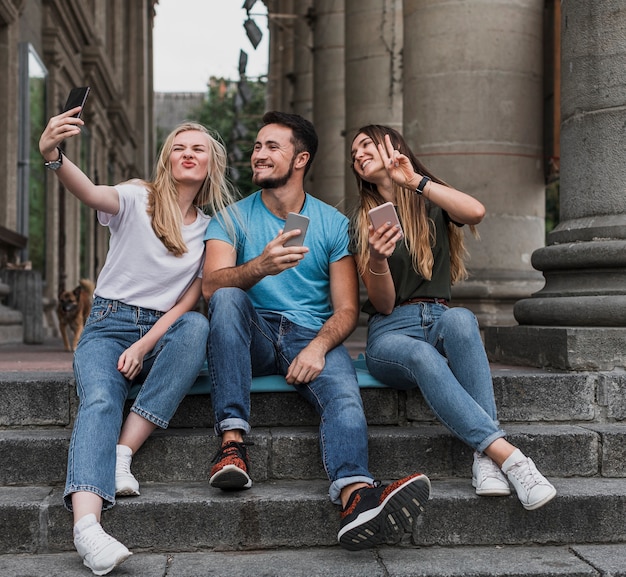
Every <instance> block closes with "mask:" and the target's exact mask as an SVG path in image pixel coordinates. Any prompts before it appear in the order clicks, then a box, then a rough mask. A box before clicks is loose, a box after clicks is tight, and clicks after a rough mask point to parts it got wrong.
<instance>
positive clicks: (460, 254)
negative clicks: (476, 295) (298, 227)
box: [352, 124, 475, 284]
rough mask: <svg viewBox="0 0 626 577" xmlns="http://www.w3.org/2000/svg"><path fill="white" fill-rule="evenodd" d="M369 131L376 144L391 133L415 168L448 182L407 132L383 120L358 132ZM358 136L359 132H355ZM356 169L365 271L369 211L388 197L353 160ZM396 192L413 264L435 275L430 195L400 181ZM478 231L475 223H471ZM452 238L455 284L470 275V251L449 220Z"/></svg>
mask: <svg viewBox="0 0 626 577" xmlns="http://www.w3.org/2000/svg"><path fill="white" fill-rule="evenodd" d="M359 134H365V135H366V136H368V137H369V138H371V139H372V141H373V142H374V144H377V145H378V144H382V145H384V144H385V135H386V134H388V135H389V137H390V139H391V144H392V145H393V147H394V149H396V150H398V151H399V152H400V153H401V154H404V155H405V156H406V157H407V158H408V159H409V160H410V161H411V164H412V165H413V168H414V170H415V172H417V173H418V174H422V175H424V176H428V177H429V178H430V179H431V180H433V181H434V182H438V183H439V184H443V185H445V184H446V183H445V182H444V181H442V180H441V179H439V178H437V177H436V176H435V175H434V174H433V173H432V172H430V171H429V170H428V169H427V168H426V167H425V166H424V165H423V164H422V163H421V162H420V161H419V159H418V158H417V157H416V156H415V154H414V153H413V151H412V150H411V149H410V148H409V145H408V144H407V143H406V141H405V140H404V138H403V136H402V135H401V134H400V133H399V132H398V131H397V130H394V129H393V128H391V127H388V126H382V125H380V124H369V125H367V126H364V127H362V128H360V129H359V130H357V132H356V135H359ZM355 138H356V136H355ZM352 171H353V173H354V175H355V177H356V182H357V186H358V189H359V197H360V203H359V205H358V206H357V208H356V211H355V218H354V221H355V232H356V249H357V253H356V260H357V266H358V268H359V273H360V274H361V275H363V274H365V271H366V270H367V263H368V261H369V256H370V255H369V252H370V249H369V243H368V237H369V229H368V226H369V219H368V214H367V213H368V211H369V210H370V209H372V208H374V207H375V206H378V205H380V204H382V203H383V202H385V199H384V198H383V197H382V195H381V194H380V193H379V192H378V188H377V187H376V185H375V184H372V183H371V182H367V181H365V180H363V179H362V178H361V177H360V176H359V174H358V173H357V172H356V171H355V170H354V162H352ZM393 186H394V192H395V196H396V204H397V208H398V213H399V216H400V219H401V221H402V229H403V230H404V239H403V242H404V243H405V245H406V247H407V250H408V251H409V254H410V255H411V260H412V262H413V268H414V269H415V270H416V271H417V272H418V273H419V274H420V275H422V277H424V278H425V279H427V280H430V279H431V278H432V271H433V265H434V257H433V250H432V247H433V244H434V242H435V223H434V222H433V221H432V220H431V219H430V218H429V217H428V211H427V204H426V199H424V197H423V196H421V195H418V194H415V192H414V191H413V190H409V189H406V188H403V187H401V186H399V185H397V184H395V183H394V184H393ZM470 229H471V230H472V232H473V233H474V232H475V229H474V227H473V226H471V227H470ZM447 232H448V239H449V243H450V276H451V282H452V284H454V283H456V282H458V281H461V280H464V279H466V278H467V276H468V274H467V269H466V268H465V259H466V258H467V257H468V252H467V250H466V248H465V242H464V238H463V231H462V230H461V229H460V227H458V226H456V225H455V224H454V223H452V222H449V223H448V225H447Z"/></svg>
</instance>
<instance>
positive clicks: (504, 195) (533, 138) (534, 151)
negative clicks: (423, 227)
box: [403, 0, 545, 326]
mask: <svg viewBox="0 0 626 577" xmlns="http://www.w3.org/2000/svg"><path fill="white" fill-rule="evenodd" d="M543 5H544V2H543V1H542V0H519V1H516V2H510V1H508V0H483V1H481V2H438V1H434V0H404V67H403V68H404V133H405V136H406V137H407V139H408V141H409V142H410V143H411V145H412V146H413V147H414V149H415V151H416V152H417V154H418V155H419V156H420V158H421V159H422V160H423V162H424V164H425V165H426V166H428V167H429V168H431V169H432V170H433V172H434V173H435V174H437V175H438V176H440V177H441V178H442V179H443V180H445V181H446V182H448V183H450V184H451V185H452V186H454V187H456V188H458V189H460V190H462V191H464V192H467V193H469V194H471V195H473V196H475V197H476V198H478V199H479V200H480V201H481V202H482V203H483V204H484V205H485V207H486V209H487V216H486V217H485V219H484V220H483V222H482V223H481V224H480V226H479V233H480V236H481V240H480V242H477V241H474V239H473V238H472V237H471V235H470V234H468V232H469V231H467V232H466V238H467V245H468V249H469V251H470V253H471V260H470V261H469V263H468V268H469V269H470V273H471V278H470V280H469V281H466V282H464V283H461V284H460V285H457V286H455V287H454V290H453V302H454V304H455V305H464V306H467V307H469V308H471V309H472V310H473V311H474V312H475V313H476V314H477V316H478V318H479V321H480V323H481V325H482V326H486V325H491V324H513V323H514V319H513V315H512V308H513V304H514V303H515V301H517V300H518V299H520V298H523V297H525V296H529V295H530V294H531V293H532V292H533V291H535V290H538V289H539V288H540V287H541V285H542V282H541V277H540V275H538V274H537V272H536V271H534V270H533V268H532V266H531V263H530V258H531V255H532V253H533V251H535V250H536V249H537V248H539V247H541V246H543V244H544V238H545V228H544V212H545V203H544V173H543V161H542V159H543V151H542V149H543V145H542V109H543V92H542V22H543Z"/></svg>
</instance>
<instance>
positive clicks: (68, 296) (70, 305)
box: [59, 287, 80, 313]
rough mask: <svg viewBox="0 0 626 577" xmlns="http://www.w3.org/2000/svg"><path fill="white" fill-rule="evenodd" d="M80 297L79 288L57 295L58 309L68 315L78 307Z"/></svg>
mask: <svg viewBox="0 0 626 577" xmlns="http://www.w3.org/2000/svg"><path fill="white" fill-rule="evenodd" d="M79 297H80V287H78V288H75V289H74V290H73V291H61V292H60V293H59V309H60V310H62V311H63V312H65V313H70V312H72V311H74V310H76V308H77V307H78V298H79Z"/></svg>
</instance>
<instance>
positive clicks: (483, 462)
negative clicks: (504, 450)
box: [476, 455, 502, 479]
mask: <svg viewBox="0 0 626 577" xmlns="http://www.w3.org/2000/svg"><path fill="white" fill-rule="evenodd" d="M476 460H477V461H478V468H479V469H480V472H481V473H482V475H483V476H484V477H485V478H489V477H492V478H494V479H500V478H501V474H502V473H501V471H500V468H499V467H498V465H496V464H495V463H494V462H493V461H492V460H491V459H490V458H489V457H487V456H486V455H479V456H478V457H477V459H476Z"/></svg>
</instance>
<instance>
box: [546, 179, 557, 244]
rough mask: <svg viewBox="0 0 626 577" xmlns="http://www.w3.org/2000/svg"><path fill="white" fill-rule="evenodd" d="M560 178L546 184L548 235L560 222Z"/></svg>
mask: <svg viewBox="0 0 626 577" xmlns="http://www.w3.org/2000/svg"><path fill="white" fill-rule="evenodd" d="M559 192H560V180H559V179H558V178H557V179H556V180H553V181H552V182H550V183H548V184H547V185H546V235H547V234H548V233H549V232H550V231H552V230H553V229H554V227H556V225H557V224H559V213H560V203H559Z"/></svg>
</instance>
